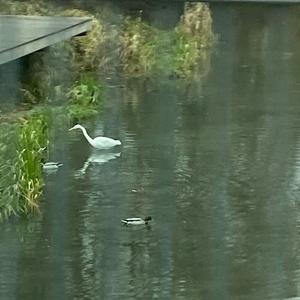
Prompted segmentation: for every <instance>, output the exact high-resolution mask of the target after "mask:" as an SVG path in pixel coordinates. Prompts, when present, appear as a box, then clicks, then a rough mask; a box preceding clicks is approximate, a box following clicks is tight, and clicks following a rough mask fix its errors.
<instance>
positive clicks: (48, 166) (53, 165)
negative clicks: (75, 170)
mask: <svg viewBox="0 0 300 300" xmlns="http://www.w3.org/2000/svg"><path fill="white" fill-rule="evenodd" d="M62 165H63V164H62V163H61V162H53V161H50V162H46V163H44V164H43V170H56V169H58V168H59V167H61V166H62Z"/></svg>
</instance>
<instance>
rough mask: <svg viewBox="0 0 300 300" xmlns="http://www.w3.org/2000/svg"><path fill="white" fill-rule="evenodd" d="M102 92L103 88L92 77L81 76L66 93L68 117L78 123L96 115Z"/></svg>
mask: <svg viewBox="0 0 300 300" xmlns="http://www.w3.org/2000/svg"><path fill="white" fill-rule="evenodd" d="M103 92H104V88H103V86H102V85H101V84H100V83H99V82H97V81H96V79H95V78H94V77H93V76H92V75H89V74H85V75H83V76H82V77H81V78H80V80H78V81H76V82H75V83H74V85H73V86H72V87H71V89H70V90H69V92H68V93H67V98H68V100H69V104H68V106H67V110H68V113H69V117H70V118H71V119H73V120H77V121H80V120H82V119H84V118H87V117H89V116H92V115H94V114H96V113H97V112H98V111H99V109H100V108H101V103H102V100H103Z"/></svg>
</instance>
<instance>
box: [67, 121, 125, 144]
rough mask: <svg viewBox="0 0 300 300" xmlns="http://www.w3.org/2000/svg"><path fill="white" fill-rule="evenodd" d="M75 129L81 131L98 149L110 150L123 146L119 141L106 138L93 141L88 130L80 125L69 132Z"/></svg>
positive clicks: (102, 137) (96, 138)
mask: <svg viewBox="0 0 300 300" xmlns="http://www.w3.org/2000/svg"><path fill="white" fill-rule="evenodd" d="M73 129H80V130H81V131H82V133H83V135H84V136H85V138H86V139H87V141H88V142H89V143H90V144H91V145H92V146H93V147H94V148H96V149H109V148H112V147H115V146H118V145H121V142H120V141H119V140H114V139H111V138H108V137H105V136H98V137H95V138H94V139H93V138H91V137H90V136H89V135H88V133H87V132H86V129H85V128H84V127H83V126H81V125H79V124H77V125H75V126H74V127H72V128H70V129H69V131H70V130H73Z"/></svg>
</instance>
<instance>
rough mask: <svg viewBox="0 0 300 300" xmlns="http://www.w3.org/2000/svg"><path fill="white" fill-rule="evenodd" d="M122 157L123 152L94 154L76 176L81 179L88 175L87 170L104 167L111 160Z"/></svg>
mask: <svg viewBox="0 0 300 300" xmlns="http://www.w3.org/2000/svg"><path fill="white" fill-rule="evenodd" d="M120 156H121V152H94V153H92V154H91V155H90V156H89V157H88V159H87V160H86V161H85V163H84V164H83V166H82V168H81V169H79V170H78V171H77V172H76V174H75V175H76V176H78V177H80V176H82V175H84V174H85V173H86V170H87V169H88V168H89V166H91V165H95V166H96V165H98V166H99V165H103V164H105V163H107V162H109V161H110V160H113V159H116V158H118V157H120Z"/></svg>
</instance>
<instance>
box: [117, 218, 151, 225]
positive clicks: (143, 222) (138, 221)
mask: <svg viewBox="0 0 300 300" xmlns="http://www.w3.org/2000/svg"><path fill="white" fill-rule="evenodd" d="M151 220H152V217H150V216H149V217H146V218H145V219H142V218H127V219H123V220H121V222H122V223H123V224H125V225H147V224H148V223H149V221H151Z"/></svg>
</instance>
